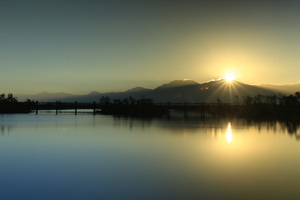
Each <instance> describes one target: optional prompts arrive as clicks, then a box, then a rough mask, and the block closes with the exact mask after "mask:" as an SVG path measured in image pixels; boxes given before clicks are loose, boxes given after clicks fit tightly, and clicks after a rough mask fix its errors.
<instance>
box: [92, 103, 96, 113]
mask: <svg viewBox="0 0 300 200" xmlns="http://www.w3.org/2000/svg"><path fill="white" fill-rule="evenodd" d="M95 114H96V102H95V101H94V103H93V115H95Z"/></svg>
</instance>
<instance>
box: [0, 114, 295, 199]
mask: <svg viewBox="0 0 300 200" xmlns="http://www.w3.org/2000/svg"><path fill="white" fill-rule="evenodd" d="M297 128H298V126H297V125H291V124H281V123H275V122H273V123H266V122H265V123H253V122H252V123H247V122H245V121H242V120H231V121H230V122H229V121H228V120H218V121H217V120H213V119H207V120H205V121H201V120H200V119H189V120H184V119H182V118H171V119H170V120H168V119H153V120H140V119H131V118H118V117H113V116H102V115H95V116H93V115H77V116H75V115H71V114H68V115H66V114H60V115H53V114H39V115H34V114H28V115H26V114H24V115H19V114H14V115H0V136H1V137H0V177H1V178H0V188H1V192H0V199H5V200H10V199H30V200H34V199H39V200H40V199H51V200H53V199H64V200H65V199H72V200H75V199H80V200H81V199H82V200H88V199H97V200H98V199H299V197H300V194H299V188H300V143H299V141H298V139H297V138H298V137H297V136H298V135H297V133H298V130H297Z"/></svg>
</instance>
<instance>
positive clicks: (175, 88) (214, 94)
mask: <svg viewBox="0 0 300 200" xmlns="http://www.w3.org/2000/svg"><path fill="white" fill-rule="evenodd" d="M299 90H300V84H295V85H266V84H265V85H248V84H245V83H242V82H239V81H232V82H227V81H226V80H225V79H218V80H213V81H208V82H205V83H201V84H200V83H197V82H196V81H193V80H175V81H172V82H170V83H167V84H163V85H161V86H159V87H157V88H155V89H147V88H144V87H135V88H132V89H129V90H127V91H124V92H108V93H99V92H97V91H93V92H91V93H89V94H86V95H74V94H68V93H63V92H61V93H47V92H42V93H39V94H35V95H25V94H19V95H16V96H17V97H18V100H19V101H25V100H26V99H31V100H35V101H40V102H52V101H62V102H74V101H78V102H93V101H96V102H99V100H100V98H101V97H103V96H107V97H109V98H110V99H112V100H113V99H124V98H129V97H130V96H131V97H133V98H135V99H141V98H151V99H153V100H154V102H156V103H166V102H172V103H183V102H190V103H196V102H197V103H198V102H207V103H209V102H216V101H217V99H220V100H221V101H222V102H226V103H233V102H236V101H242V98H243V96H246V95H250V96H254V95H256V94H261V95H270V94H278V93H280V94H283V95H289V94H294V93H295V92H297V91H299Z"/></svg>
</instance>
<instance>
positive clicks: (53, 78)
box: [0, 0, 300, 94]
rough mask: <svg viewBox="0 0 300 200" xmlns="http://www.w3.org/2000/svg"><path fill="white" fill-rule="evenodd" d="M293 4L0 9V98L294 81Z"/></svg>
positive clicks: (59, 4)
mask: <svg viewBox="0 0 300 200" xmlns="http://www.w3.org/2000/svg"><path fill="white" fill-rule="evenodd" d="M299 10H300V1H289V0H286V1H275V0H272V1H268V0H262V1H242V0H240V1H223V0H222V1H218V0H216V1H209V0H207V1H200V0H199V1H185V0H169V1H167V0H165V1H164V0H148V1H143V0H136V1H130V0H127V1H125V0H124V1H121V0H119V1H116V0H106V1H100V0H97V1H96V0H95V1H93V0H82V1H80V0H70V1H67V0H57V1H55V0H36V1H30V0H27V1H26V0H1V1H0V27H1V29H0V30H1V31H0V69H1V79H0V81H1V84H0V93H9V92H12V93H14V94H15V93H29V94H34V93H38V92H42V91H47V92H68V93H74V94H86V93H89V92H90V91H99V92H108V91H124V90H127V89H130V88H132V87H135V86H142V87H146V88H155V87H157V86H159V85H161V84H163V83H167V82H170V81H172V80H179V79H193V80H195V81H197V82H199V83H201V82H204V81H208V80H211V79H218V78H222V77H224V76H225V74H226V73H233V74H235V76H236V77H237V80H238V81H241V82H244V83H247V84H262V83H271V84H287V83H289V84H293V83H299V81H300V76H299V74H300V56H299V52H300V12H299Z"/></svg>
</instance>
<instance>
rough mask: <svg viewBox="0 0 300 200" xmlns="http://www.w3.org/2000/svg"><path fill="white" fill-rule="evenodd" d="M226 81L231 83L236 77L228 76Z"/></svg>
mask: <svg viewBox="0 0 300 200" xmlns="http://www.w3.org/2000/svg"><path fill="white" fill-rule="evenodd" d="M225 79H226V81H227V82H231V81H233V80H234V79H235V76H234V75H233V74H226V78H225Z"/></svg>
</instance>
